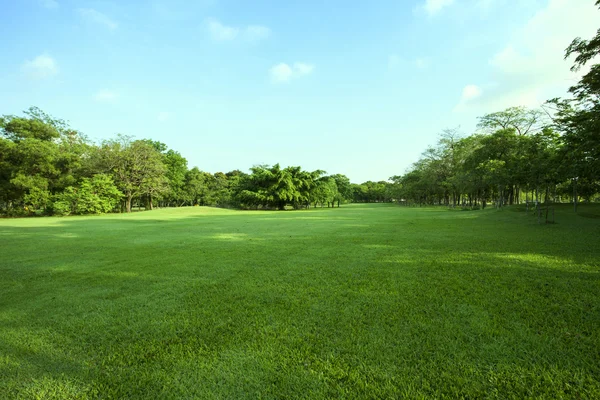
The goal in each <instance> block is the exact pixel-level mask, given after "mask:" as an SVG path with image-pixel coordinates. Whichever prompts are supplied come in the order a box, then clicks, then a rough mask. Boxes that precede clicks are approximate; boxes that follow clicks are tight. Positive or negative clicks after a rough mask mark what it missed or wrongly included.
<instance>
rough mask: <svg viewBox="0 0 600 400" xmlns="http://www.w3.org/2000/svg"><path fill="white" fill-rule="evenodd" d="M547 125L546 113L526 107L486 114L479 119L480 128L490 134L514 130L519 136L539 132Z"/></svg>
mask: <svg viewBox="0 0 600 400" xmlns="http://www.w3.org/2000/svg"><path fill="white" fill-rule="evenodd" d="M545 125H546V119H545V118H544V112H543V111H542V110H538V109H533V110H531V109H527V108H525V107H510V108H507V109H506V110H504V111H499V112H495V113H491V114H486V115H484V116H483V117H480V118H479V124H478V125H477V126H478V128H480V129H482V130H484V131H486V132H488V133H490V132H495V131H497V130H502V129H504V130H506V129H514V130H515V132H517V134H519V135H527V134H528V133H533V132H538V131H540V130H541V129H542V128H543V127H544V126H545Z"/></svg>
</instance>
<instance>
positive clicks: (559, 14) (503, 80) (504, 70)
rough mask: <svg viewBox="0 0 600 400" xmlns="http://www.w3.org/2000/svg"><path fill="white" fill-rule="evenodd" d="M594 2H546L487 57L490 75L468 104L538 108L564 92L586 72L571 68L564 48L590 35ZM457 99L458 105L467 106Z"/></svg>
mask: <svg viewBox="0 0 600 400" xmlns="http://www.w3.org/2000/svg"><path fill="white" fill-rule="evenodd" d="M598 17H599V13H598V9H597V8H596V7H595V6H594V5H593V2H587V1H573V0H550V1H549V3H548V4H547V6H546V7H545V8H543V9H541V10H539V11H538V12H537V13H536V14H534V15H533V17H532V18H531V19H529V21H527V23H526V24H525V25H524V26H522V27H520V28H519V29H517V30H516V31H515V32H513V35H512V39H511V40H510V41H509V42H508V43H506V44H505V46H504V47H503V48H501V49H500V50H499V51H498V52H497V53H496V54H494V55H493V56H492V57H491V59H490V60H489V66H490V68H491V71H492V75H493V78H492V80H491V81H490V82H488V83H487V84H486V85H484V87H485V88H486V90H485V91H484V92H482V93H481V95H480V96H479V98H478V101H477V102H476V103H475V102H472V104H471V105H472V106H475V105H476V106H478V107H479V108H482V110H479V111H481V112H489V111H496V110H498V109H503V108H506V107H510V106H517V105H525V106H530V107H532V106H539V105H540V104H542V103H543V102H544V101H546V100H547V99H549V98H552V97H557V96H566V95H567V89H568V88H569V87H570V86H572V85H573V84H574V83H575V82H577V81H578V80H579V79H580V77H581V75H582V74H583V73H585V70H583V71H580V72H579V73H573V72H571V71H570V67H571V64H572V60H567V61H565V60H563V57H564V52H565V48H566V47H567V46H568V45H569V44H570V43H571V41H572V40H573V39H574V38H575V37H577V36H580V37H583V38H590V37H592V36H593V35H594V34H595V32H596V29H597V25H598ZM467 104H468V103H464V102H463V101H462V99H461V101H459V105H458V106H457V108H460V107H459V106H461V105H462V106H466V105H467Z"/></svg>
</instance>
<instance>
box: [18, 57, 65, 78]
mask: <svg viewBox="0 0 600 400" xmlns="http://www.w3.org/2000/svg"><path fill="white" fill-rule="evenodd" d="M22 69H23V72H25V74H26V75H27V76H28V77H29V78H32V79H46V78H50V77H52V76H54V75H56V74H58V65H57V64H56V61H55V60H54V58H52V57H50V56H49V55H48V54H41V55H39V56H37V57H36V58H34V59H33V60H27V61H25V63H24V64H23V66H22Z"/></svg>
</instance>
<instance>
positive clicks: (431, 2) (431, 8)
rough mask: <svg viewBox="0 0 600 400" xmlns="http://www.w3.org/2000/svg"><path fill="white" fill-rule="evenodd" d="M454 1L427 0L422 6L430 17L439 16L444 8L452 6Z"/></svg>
mask: <svg viewBox="0 0 600 400" xmlns="http://www.w3.org/2000/svg"><path fill="white" fill-rule="evenodd" d="M453 3H454V0H425V3H424V4H423V5H422V7H423V9H424V10H425V12H426V13H427V15H429V16H430V17H433V16H434V15H436V14H438V13H439V12H440V11H442V9H443V8H444V7H448V6H451V5H452V4H453Z"/></svg>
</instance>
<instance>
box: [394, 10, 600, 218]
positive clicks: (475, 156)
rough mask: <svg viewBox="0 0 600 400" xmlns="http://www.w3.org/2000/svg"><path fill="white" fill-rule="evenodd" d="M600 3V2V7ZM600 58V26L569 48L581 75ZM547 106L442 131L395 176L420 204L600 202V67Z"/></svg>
mask: <svg viewBox="0 0 600 400" xmlns="http://www.w3.org/2000/svg"><path fill="white" fill-rule="evenodd" d="M596 5H597V6H600V0H598V1H597V2H596ZM599 54H600V29H599V30H598V32H597V34H596V36H595V37H593V38H592V39H591V40H584V39H581V38H576V39H575V40H573V41H572V43H571V44H570V46H569V47H568V48H567V49H566V51H565V59H567V58H569V57H572V56H574V57H575V59H574V64H573V67H572V70H573V71H577V70H579V69H580V68H582V67H584V66H586V65H587V64H588V63H590V62H591V61H593V60H594V57H596V56H598V55H599ZM569 93H570V95H571V96H570V98H568V99H561V98H555V99H551V100H549V101H547V102H546V103H545V104H544V105H543V106H542V107H541V108H539V109H527V108H524V107H511V108H508V109H506V110H504V111H500V112H495V113H491V114H487V115H484V116H483V117H481V118H479V123H478V131H477V133H475V134H473V135H470V136H468V137H461V135H460V134H459V132H458V130H457V129H448V130H446V131H444V132H443V133H442V135H441V136H440V139H439V141H438V143H437V144H436V145H435V146H431V147H430V148H428V149H427V150H426V151H425V152H424V153H423V154H422V157H421V158H420V159H419V161H417V162H416V163H414V165H413V166H412V168H411V169H410V170H409V171H408V172H407V173H405V174H404V175H399V176H393V177H392V178H390V180H392V181H393V182H394V185H395V189H394V190H393V191H394V192H395V193H396V195H397V197H398V199H401V200H402V201H404V202H407V203H413V204H444V205H452V206H457V205H461V206H465V207H485V206H486V204H488V203H490V202H493V203H494V204H495V205H496V206H498V207H501V206H503V205H505V204H515V203H520V202H522V201H528V200H534V201H543V202H549V201H563V200H569V201H573V202H574V203H575V207H576V206H577V202H578V200H579V199H580V198H582V199H584V200H586V201H592V200H593V199H594V198H596V197H597V196H598V195H599V193H600V64H594V65H592V66H591V68H590V69H589V72H587V73H586V74H585V75H584V76H583V77H582V78H581V80H580V81H579V82H578V83H577V84H576V85H575V86H573V87H571V88H570V89H569Z"/></svg>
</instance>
